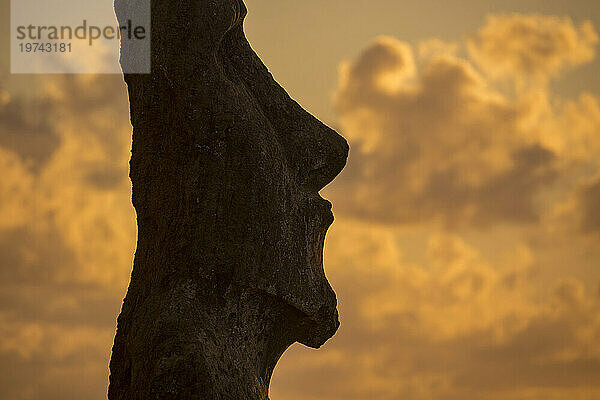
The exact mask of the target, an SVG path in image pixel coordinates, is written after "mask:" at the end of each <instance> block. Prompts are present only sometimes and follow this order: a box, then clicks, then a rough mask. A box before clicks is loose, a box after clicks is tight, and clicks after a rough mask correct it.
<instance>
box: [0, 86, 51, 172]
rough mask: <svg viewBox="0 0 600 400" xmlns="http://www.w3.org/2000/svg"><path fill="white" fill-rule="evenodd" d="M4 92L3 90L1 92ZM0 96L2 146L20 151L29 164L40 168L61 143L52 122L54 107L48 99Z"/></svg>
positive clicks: (0, 138)
mask: <svg viewBox="0 0 600 400" xmlns="http://www.w3.org/2000/svg"><path fill="white" fill-rule="evenodd" d="M0 96H1V93H0ZM4 98H5V99H4V102H2V101H1V99H0V147H4V148H5V149H7V150H10V151H13V152H15V153H16V154H18V155H19V156H20V157H21V158H22V159H23V160H24V161H25V163H26V164H27V165H30V166H32V167H34V168H36V169H38V168H40V167H41V166H42V165H43V164H44V163H46V161H47V160H48V159H49V158H50V156H51V155H52V154H53V153H54V151H56V149H57V148H58V146H59V145H60V136H59V135H58V133H57V132H56V130H55V128H54V126H53V125H52V123H51V122H50V121H51V120H52V119H53V118H55V117H56V115H53V111H55V110H54V108H53V107H52V105H51V104H50V103H49V102H47V101H41V100H31V101H26V100H24V99H11V98H10V96H9V95H8V94H7V93H5V94H4Z"/></svg>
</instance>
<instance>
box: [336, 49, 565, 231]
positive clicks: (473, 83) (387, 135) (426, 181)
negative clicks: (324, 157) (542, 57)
mask: <svg viewBox="0 0 600 400" xmlns="http://www.w3.org/2000/svg"><path fill="white" fill-rule="evenodd" d="M438 47H439V46H438ZM407 65H409V66H411V67H410V68H409V70H407V69H406V68H407V67H406V66H407ZM413 65H415V61H414V59H413V55H412V52H411V51H410V47H409V46H408V45H407V44H406V43H402V42H400V41H398V40H395V39H392V38H386V39H385V40H381V39H379V40H377V41H376V42H375V43H374V44H373V45H371V46H370V47H369V48H368V49H367V50H365V51H364V52H363V54H362V55H361V56H360V57H359V59H358V60H357V61H356V62H354V63H346V64H345V65H343V67H342V71H341V81H340V86H339V89H338V92H337V93H336V107H337V110H338V112H339V115H340V122H341V127H342V131H343V133H344V134H346V135H347V136H348V137H349V138H350V141H351V144H352V145H353V150H354V151H353V153H352V155H351V163H350V166H349V167H348V170H347V171H346V172H345V175H344V176H343V177H342V178H341V179H342V181H343V184H341V185H339V186H340V189H339V190H340V191H343V195H340V196H339V201H337V205H338V206H339V207H338V208H339V210H341V211H342V212H349V213H353V214H356V215H361V216H363V217H365V218H374V219H377V220H381V221H388V222H399V223H406V222H418V221H424V220H425V221H432V220H437V221H441V222H443V223H446V224H450V225H456V224H469V225H473V224H474V225H486V224H490V223H494V222H498V221H506V222H519V223H521V222H535V221H536V220H537V218H538V212H537V210H536V208H535V200H536V196H537V194H538V192H539V191H540V190H541V189H543V188H544V187H546V186H548V185H550V184H552V183H553V181H554V180H555V179H556V177H557V174H558V168H559V167H558V164H557V158H558V157H557V154H556V153H555V151H554V150H553V149H552V148H551V147H550V146H549V145H547V144H546V143H544V142H542V141H540V140H537V139H536V137H535V134H534V129H532V128H531V126H532V122H531V121H532V119H536V118H539V114H540V113H541V112H542V111H541V108H542V107H541V106H540V101H539V99H519V100H515V99H509V98H507V97H505V96H503V95H502V94H501V93H499V92H498V91H496V90H494V89H493V88H492V87H491V86H490V85H489V83H488V82H487V81H486V80H485V78H483V77H482V76H481V75H480V74H479V73H478V72H477V71H476V70H475V68H474V67H473V66H472V65H471V64H470V63H469V62H468V61H466V60H464V59H460V58H457V57H455V56H452V55H451V54H450V53H449V52H447V51H446V52H444V53H440V54H438V55H437V56H433V57H431V56H429V57H428V58H427V59H426V60H425V61H424V65H423V66H422V68H421V70H420V71H419V73H415V71H414V69H413V68H412V66H413ZM396 71H399V72H396ZM408 71H410V74H409V73H408ZM382 76H383V77H390V76H397V77H403V79H402V80H401V79H400V78H397V79H396V80H395V81H396V82H400V84H396V85H393V86H391V87H388V88H387V89H382V87H381V85H382V83H381V82H388V81H389V78H385V79H382V78H381V77H382ZM409 77H412V78H413V79H409ZM543 104H544V105H545V103H543ZM334 196H335V195H334ZM336 200H337V198H336Z"/></svg>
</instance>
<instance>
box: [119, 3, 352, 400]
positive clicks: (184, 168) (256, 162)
mask: <svg viewBox="0 0 600 400" xmlns="http://www.w3.org/2000/svg"><path fill="white" fill-rule="evenodd" d="M132 1H133V0H130V1H129V2H128V1H127V0H117V3H116V4H115V7H116V12H117V17H118V18H119V20H120V22H121V23H123V21H126V20H127V18H128V15H130V13H135V6H132ZM134 3H135V1H134ZM245 14H246V8H245V6H244V4H243V3H242V2H241V0H239V1H238V0H220V1H214V0H153V2H152V74H150V75H125V81H126V82H127V85H128V90H129V98H130V103H131V121H132V125H133V128H134V131H133V148H132V157H131V173H130V176H131V180H132V183H133V205H134V207H135V210H136V212H137V219H138V244H137V251H136V254H135V261H134V268H133V274H132V277H131V283H130V286H129V290H128V293H127V296H126V298H125V300H124V304H123V308H122V311H121V314H120V316H119V319H118V329H117V334H116V338H115V343H114V347H113V353H112V359H111V363H110V370H111V375H110V386H109V393H108V397H109V399H110V400H125V399H127V400H132V399H143V400H147V399H179V400H186V399H202V400H212V399H246V400H253V399H261V400H263V399H267V398H268V388H269V381H270V378H271V373H272V371H273V368H274V367H275V364H276V363H277V360H278V359H279V357H280V356H281V354H282V353H283V352H284V351H285V350H286V349H287V348H288V347H289V346H290V345H291V344H292V343H294V342H296V341H298V342H301V343H303V344H305V345H307V346H310V347H314V348H317V347H319V346H321V345H322V344H323V343H324V342H325V341H326V340H327V339H329V338H330V337H331V336H332V335H333V334H334V333H335V331H336V330H337V328H338V326H339V322H338V315H337V310H336V304H337V301H336V297H335V293H334V292H333V290H332V289H331V287H330V285H329V283H328V281H327V279H326V277H325V274H324V271H323V257H322V255H323V241H324V238H325V233H326V231H327V229H328V227H329V226H330V224H331V223H332V222H333V216H332V213H331V204H330V203H329V202H328V201H326V200H323V199H322V198H321V197H320V196H319V194H318V192H319V190H320V189H321V188H323V187H324V186H325V185H327V184H328V183H329V182H330V181H332V180H333V178H334V177H335V176H336V175H337V174H338V173H339V172H340V171H341V169H342V168H343V167H344V165H345V163H346V157H347V154H348V145H347V143H346V141H345V140H344V139H343V138H342V137H341V136H339V135H338V134H337V133H336V132H334V131H333V130H331V129H330V128H328V127H326V126H325V125H323V124H322V123H321V122H319V121H318V120H317V119H315V118H314V117H313V116H312V115H310V114H309V113H307V112H306V111H305V110H303V109H302V108H301V107H300V106H299V105H298V104H297V103H296V102H295V101H293V100H292V99H290V97H289V96H288V94H287V93H286V92H285V91H284V90H283V89H282V88H281V87H280V86H279V85H278V84H277V83H276V82H275V80H274V79H273V77H272V76H271V74H270V73H269V72H268V71H267V68H266V67H265V66H264V65H263V63H262V62H261V60H260V59H259V58H258V56H257V55H256V54H255V53H254V51H253V50H252V49H251V47H250V45H249V44H248V42H247V40H246V37H245V35H244V32H243V19H244V16H245ZM274 40H276V38H274ZM133 56H134V55H132V54H128V49H127V48H126V47H123V48H122V55H121V57H122V59H123V58H126V57H133Z"/></svg>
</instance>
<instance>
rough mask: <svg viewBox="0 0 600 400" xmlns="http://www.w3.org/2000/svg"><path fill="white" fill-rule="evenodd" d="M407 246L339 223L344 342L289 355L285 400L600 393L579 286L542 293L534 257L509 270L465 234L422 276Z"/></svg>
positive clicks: (592, 323) (599, 304)
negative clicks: (596, 381) (595, 377)
mask: <svg viewBox="0 0 600 400" xmlns="http://www.w3.org/2000/svg"><path fill="white" fill-rule="evenodd" d="M404 235H405V232H402V231H400V230H398V229H397V228H394V227H390V226H377V225H373V224H370V223H367V222H361V221H342V222H337V223H336V225H335V226H334V228H333V230H332V232H331V235H330V237H329V239H328V246H327V249H328V255H329V256H328V257H327V265H328V275H329V277H330V279H331V280H332V282H334V283H335V284H336V290H337V291H338V293H339V297H340V311H341V315H342V327H341V331H340V333H339V336H337V337H336V338H335V339H334V340H333V341H332V343H330V344H329V345H327V346H326V347H325V348H324V351H323V352H322V353H315V352H312V351H309V350H304V349H302V348H299V347H297V348H294V349H293V350H292V351H290V352H288V353H287V354H286V355H284V358H283V360H282V362H281V363H280V366H279V368H278V370H277V371H276V375H275V380H274V387H273V393H274V396H275V395H277V396H278V398H282V399H286V400H290V399H293V400H295V399H301V398H302V399H328V400H330V399H331V400H333V399H336V400H337V399H357V400H358V399H364V398H369V397H371V398H377V399H396V398H403V399H408V400H417V399H423V398H436V399H438V398H439V399H445V398H448V399H479V398H490V399H496V398H497V399H515V400H516V399H520V398H523V396H525V395H526V394H527V396H528V398H531V399H539V400H541V399H547V398H557V399H563V398H569V397H575V398H576V396H579V395H582V394H584V393H596V394H597V393H599V392H600V387H599V385H598V384H597V383H595V381H593V380H592V379H593V377H594V376H598V374H600V345H599V344H598V343H599V342H598V338H599V337H600V318H599V317H598V315H600V314H599V312H600V299H599V298H598V297H597V296H596V295H595V293H589V291H587V290H586V289H585V288H584V286H583V284H582V283H581V282H580V281H578V280H576V279H573V278H567V279H559V280H557V281H555V283H554V284H553V287H554V289H552V290H550V291H545V292H540V291H539V287H538V285H537V283H538V281H539V279H540V276H539V273H540V272H541V271H540V270H538V269H537V268H536V267H534V265H535V254H534V253H533V252H532V251H531V249H528V248H527V247H526V246H519V248H516V249H514V250H513V251H512V252H513V257H512V259H510V260H509V259H507V262H506V263H499V262H497V261H492V260H489V259H486V258H485V257H483V255H482V254H481V253H480V252H479V251H478V250H477V249H476V248H475V247H474V246H473V245H472V244H470V243H468V242H467V241H466V240H465V239H464V238H462V237H460V236H457V235H456V234H447V233H439V232H433V233H431V234H429V237H427V238H426V239H425V241H426V242H427V244H426V247H427V248H428V250H427V253H428V254H427V257H426V258H425V261H424V262H425V264H419V263H415V262H411V261H409V260H407V259H405V257H404V256H403V255H402V253H403V252H405V251H408V249H409V248H410V246H411V245H410V244H409V243H407V242H406V240H405V239H404ZM349 242H351V243H353V245H352V246H349V245H348V243H349ZM354 244H356V247H357V248H356V247H355V246H354ZM515 371H517V372H515ZM307 388H308V389H307ZM561 396H563V397H561ZM584 398H586V397H584ZM592 398H593V396H592V397H589V399H592Z"/></svg>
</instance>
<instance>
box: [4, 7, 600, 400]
mask: <svg viewBox="0 0 600 400" xmlns="http://www.w3.org/2000/svg"><path fill="white" fill-rule="evenodd" d="M247 5H248V8H249V9H250V14H249V17H248V21H247V31H248V36H249V39H250V41H251V43H252V44H253V47H254V48H255V49H256V50H257V52H258V53H259V54H260V55H261V56H262V58H263V59H264V61H265V63H266V64H267V65H268V66H269V67H270V68H271V70H272V71H273V73H274V75H275V77H276V78H278V80H279V81H280V82H281V83H282V84H283V85H284V86H285V87H286V88H287V89H288V90H289V91H290V93H291V94H293V96H294V97H296V98H297V99H298V100H299V101H300V102H301V103H302V104H303V105H304V106H306V107H307V108H308V109H310V110H311V111H313V112H314V113H315V114H316V115H318V116H319V117H321V118H322V119H323V120H324V121H326V122H328V123H330V124H331V125H333V126H335V127H336V128H338V130H339V131H340V133H342V134H343V135H344V136H345V137H347V138H348V140H349V141H350V144H351V147H352V150H351V156H350V161H349V165H348V167H347V169H346V170H345V171H344V172H343V174H342V175H341V176H340V177H339V178H338V179H337V180H336V181H334V183H333V184H332V185H330V187H328V188H327V189H326V190H325V191H324V195H325V197H327V198H329V199H330V200H332V201H333V203H334V211H335V213H336V222H335V224H334V225H333V227H332V228H331V230H330V233H329V236H328V239H327V246H326V261H325V262H326V265H325V269H326V272H327V275H328V277H329V280H330V281H331V283H332V285H333V286H334V288H335V289H336V292H337V293H338V297H339V302H340V307H339V308H340V315H341V321H342V327H341V329H340V331H339V333H338V334H337V335H336V336H335V337H334V338H333V339H332V340H331V341H330V342H329V343H328V344H327V345H326V346H324V348H323V349H321V350H318V351H314V350H309V349H306V348H304V347H302V346H300V345H296V346H294V347H293V348H292V349H290V350H289V351H288V352H287V353H286V354H285V355H284V357H283V359H282V360H281V362H280V364H279V365H278V367H277V369H276V371H275V375H274V378H273V384H272V391H271V397H272V398H273V399H274V400H300V399H302V400H312V399H315V400H316V399H320V400H342V399H343V400H347V399H356V400H366V399H369V400H388V399H390V400H391V399H403V400H429V399H434V400H454V399H456V400H479V399H483V400H487V399H490V400H513V399H514V400H525V399H526V400H563V399H564V400H571V399H574V400H597V399H600V263H599V261H598V260H600V211H598V210H599V209H598V204H599V202H600V165H599V160H600V79H599V78H598V75H597V71H598V67H599V61H598V60H599V57H598V54H597V52H598V32H599V30H600V3H598V2H592V1H570V2H567V1H549V0H545V1H519V2H517V1H482V0H463V1H457V0H456V1H445V2H439V1H431V0H420V1H402V2H399V1H392V0H371V1H369V2H364V1H358V0H356V1H353V2H348V1H338V0H331V1H327V2H323V1H313V0H310V1H304V2H298V1H295V0H280V1H278V2H276V5H274V2H272V1H267V0H248V1H247ZM2 7H3V9H5V7H6V2H3V3H2ZM2 14H3V15H5V13H2ZM2 29H5V27H4V28H2ZM3 32H5V31H3ZM2 48H3V49H5V48H6V42H5V41H3V42H2ZM5 53H6V52H5V51H3V52H2V57H3V58H1V60H2V61H3V64H2V73H1V74H0V171H2V180H1V181H0V388H1V389H0V392H1V393H3V396H4V397H5V398H7V399H11V400H12V399H42V400H50V399H52V400H54V399H57V400H58V399H69V398H73V399H91V400H94V399H102V398H106V396H105V393H106V385H107V374H108V370H107V365H108V359H109V356H110V348H111V345H112V337H113V334H114V328H115V320H116V316H117V314H118V311H119V307H120V303H121V299H122V297H123V295H124V293H125V290H126V287H127V283H128V279H129V273H130V270H131V262H132V253H133V250H134V245H135V220H134V214H133V209H132V207H131V204H130V182H129V180H128V177H127V168H128V157H129V146H130V134H131V132H130V125H129V121H128V115H127V111H128V109H127V99H126V92H125V88H124V86H123V84H122V80H121V79H120V78H119V77H118V76H91V75H83V76H35V77H34V76H10V75H8V74H7V73H6V71H7V69H6V68H7V62H6V54H5ZM3 396H0V397H3ZM4 397H3V398H4Z"/></svg>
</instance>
